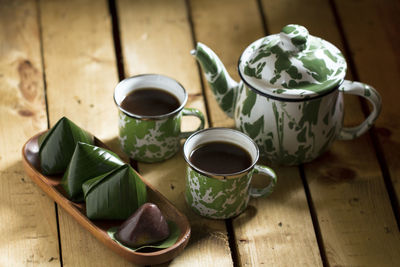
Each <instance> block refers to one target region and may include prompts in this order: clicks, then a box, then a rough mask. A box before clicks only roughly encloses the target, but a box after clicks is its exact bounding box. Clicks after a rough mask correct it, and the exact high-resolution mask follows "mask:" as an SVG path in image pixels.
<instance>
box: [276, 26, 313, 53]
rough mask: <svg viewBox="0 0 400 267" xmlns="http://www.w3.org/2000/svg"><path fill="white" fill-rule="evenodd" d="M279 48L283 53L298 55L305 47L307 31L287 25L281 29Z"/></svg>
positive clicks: (300, 27)
mask: <svg viewBox="0 0 400 267" xmlns="http://www.w3.org/2000/svg"><path fill="white" fill-rule="evenodd" d="M279 36H280V43H279V46H280V47H281V48H282V49H283V50H284V51H292V52H293V53H298V52H300V51H302V50H304V49H305V48H306V47H307V40H308V30H307V29H306V28H305V27H303V26H301V25H297V24H289V25H286V26H285V27H283V28H282V30H281V32H280V34H279Z"/></svg>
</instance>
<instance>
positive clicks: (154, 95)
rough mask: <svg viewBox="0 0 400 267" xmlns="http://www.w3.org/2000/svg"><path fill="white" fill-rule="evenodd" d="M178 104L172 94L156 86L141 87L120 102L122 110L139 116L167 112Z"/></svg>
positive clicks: (178, 105)
mask: <svg viewBox="0 0 400 267" xmlns="http://www.w3.org/2000/svg"><path fill="white" fill-rule="evenodd" d="M180 105H181V104H180V102H179V100H178V99H177V98H176V97H175V96H174V95H172V94H170V93H168V92H166V91H164V90H161V89H158V88H141V89H137V90H135V91H132V92H131V93H129V94H128V95H127V96H126V97H125V98H124V100H123V101H122V103H121V107H122V108H123V109H124V110H126V111H128V112H130V113H133V114H136V115H141V116H158V115H164V114H168V113H170V112H172V111H174V110H176V109H177V108H179V107H180Z"/></svg>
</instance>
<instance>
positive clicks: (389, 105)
mask: <svg viewBox="0 0 400 267" xmlns="http://www.w3.org/2000/svg"><path fill="white" fill-rule="evenodd" d="M335 5H336V7H337V11H338V18H339V19H340V21H341V23H342V25H343V31H344V35H345V38H346V39H347V42H348V46H349V50H350V52H351V54H352V56H353V61H354V63H355V66H356V70H357V73H356V76H357V78H358V79H360V80H361V81H363V82H365V83H369V84H371V85H372V86H374V87H375V88H376V89H377V90H378V91H379V93H380V94H381V96H382V104H383V106H382V113H381V115H380V117H379V120H377V122H376V128H375V134H376V136H377V137H378V139H379V144H378V145H379V146H381V147H380V149H381V151H379V152H380V153H379V154H378V157H379V160H380V161H381V162H382V164H383V165H384V168H385V172H386V171H387V172H388V173H385V174H386V175H387V176H388V177H387V178H388V180H389V183H390V182H391V183H390V184H389V185H388V186H389V189H390V187H391V186H392V185H393V188H394V190H395V192H394V193H395V196H394V198H395V201H396V202H397V203H396V205H395V209H396V210H395V212H396V213H397V216H398V218H399V216H400V209H399V201H400V164H399V163H400V143H399V140H400V120H399V114H400V105H399V104H398V102H397V101H398V95H399V84H400V75H399V73H400V52H399V49H398V44H399V43H400V35H399V33H400V17H399V16H398V14H399V12H400V3H399V2H398V1H378V0H368V1H363V2H362V3H359V2H356V1H335ZM354 13H357V14H359V19H357V20H353V19H352V16H353V14H354ZM389 176H390V177H389ZM390 179H391V181H390Z"/></svg>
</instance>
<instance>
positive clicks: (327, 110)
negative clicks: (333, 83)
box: [235, 89, 344, 164]
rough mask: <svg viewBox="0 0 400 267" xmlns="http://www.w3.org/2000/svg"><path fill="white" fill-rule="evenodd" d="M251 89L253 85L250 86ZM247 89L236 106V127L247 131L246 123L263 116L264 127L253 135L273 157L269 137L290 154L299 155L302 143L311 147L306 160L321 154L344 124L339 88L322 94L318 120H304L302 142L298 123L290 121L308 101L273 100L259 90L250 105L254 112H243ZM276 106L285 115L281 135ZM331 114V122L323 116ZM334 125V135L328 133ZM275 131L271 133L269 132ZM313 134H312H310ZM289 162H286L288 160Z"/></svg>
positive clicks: (297, 119) (298, 118)
mask: <svg viewBox="0 0 400 267" xmlns="http://www.w3.org/2000/svg"><path fill="white" fill-rule="evenodd" d="M247 90H251V89H247ZM246 97H247V96H246V89H244V90H243V91H242V92H241V93H240V94H239V95H238V99H237V105H236V108H235V124H236V128H238V129H241V128H242V129H243V132H244V133H246V134H248V135H250V133H247V132H246V130H245V127H243V126H244V125H245V124H254V123H255V122H256V121H257V120H258V119H259V118H260V117H262V116H263V118H264V119H263V121H264V124H263V128H262V131H260V133H259V134H258V135H257V136H255V137H254V138H253V140H254V142H255V143H256V144H257V145H258V146H259V148H260V155H261V156H266V157H267V158H269V159H270V160H272V161H277V157H278V156H279V153H280V152H277V153H278V156H277V155H276V154H274V153H272V152H271V151H268V149H267V147H266V143H267V140H270V142H272V145H273V147H274V148H275V149H276V151H280V149H281V148H282V149H283V150H285V151H287V152H288V153H289V154H291V155H294V156H295V155H296V154H295V153H296V151H297V150H298V149H299V146H304V147H309V146H310V147H311V148H310V149H309V151H308V152H307V154H306V157H307V159H306V161H310V160H312V159H314V158H315V157H317V156H318V155H319V152H320V151H321V149H322V148H323V147H324V145H325V144H326V142H327V141H328V142H329V143H328V144H327V147H329V146H330V144H331V143H332V142H333V141H334V140H335V139H336V137H337V136H338V134H339V132H340V130H341V128H342V124H343V116H344V114H343V94H342V93H341V92H339V91H338V90H336V91H334V92H332V93H330V94H328V95H326V96H324V97H322V98H320V100H321V104H320V108H319V113H318V118H317V122H316V124H309V123H305V125H304V127H306V137H307V138H306V142H303V143H299V142H298V139H297V138H298V134H299V130H296V129H295V127H293V128H290V127H289V122H290V121H294V122H295V123H297V124H298V123H299V122H300V121H301V119H302V116H303V113H302V107H303V105H304V103H305V102H282V101H278V100H273V99H271V98H267V97H264V96H262V95H260V94H257V98H256V102H255V104H254V106H253V108H252V109H251V115H250V116H245V115H243V114H242V112H241V110H242V109H243V104H244V100H245V99H246ZM274 106H275V107H276V112H277V113H278V114H279V115H280V117H283V118H284V120H283V131H282V132H283V137H282V138H281V139H280V138H279V135H280V131H279V129H278V125H277V123H276V118H275V113H274ZM326 114H329V115H328V122H327V123H325V122H324V118H325V116H326ZM332 129H334V130H333V131H334V132H333V133H332V135H329V138H328V134H329V133H330V131H331V130H332ZM269 133H272V135H269ZM309 134H311V135H312V136H309ZM285 164H286V163H285Z"/></svg>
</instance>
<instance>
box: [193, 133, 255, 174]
mask: <svg viewBox="0 0 400 267" xmlns="http://www.w3.org/2000/svg"><path fill="white" fill-rule="evenodd" d="M189 160H190V162H191V163H192V164H193V165H194V166H196V167H197V168H199V169H201V170H203V171H207V172H210V173H214V174H232V173H236V172H240V171H242V170H245V169H247V168H248V167H250V166H251V163H252V160H251V156H250V154H249V153H248V152H247V151H246V150H244V149H243V148H241V147H239V146H237V145H235V144H232V143H228V142H219V141H216V142H209V143H205V144H202V145H200V146H199V147H197V148H196V149H194V150H193V151H192V153H191V154H190V157H189Z"/></svg>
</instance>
